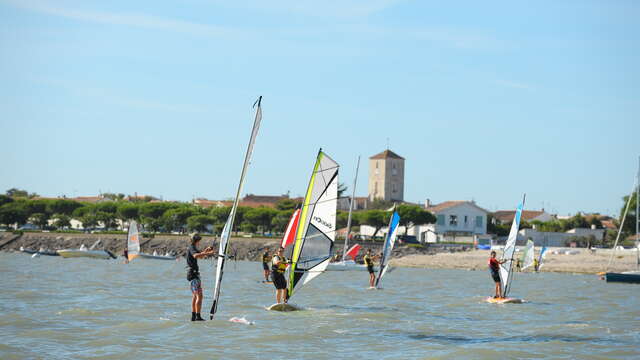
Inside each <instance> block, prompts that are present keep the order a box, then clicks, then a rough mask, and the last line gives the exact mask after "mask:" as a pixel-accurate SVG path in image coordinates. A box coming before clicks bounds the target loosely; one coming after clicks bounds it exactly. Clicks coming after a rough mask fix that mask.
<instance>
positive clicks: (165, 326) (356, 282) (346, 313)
mask: <svg viewBox="0 0 640 360" xmlns="http://www.w3.org/2000/svg"><path fill="white" fill-rule="evenodd" d="M200 263H201V265H200V266H201V273H202V280H203V281H202V283H203V286H204V291H205V301H204V304H203V309H206V310H208V308H209V307H210V306H211V290H212V283H213V264H212V262H210V261H200ZM176 264H177V263H176V262H165V261H144V262H143V261H133V262H132V263H130V264H128V265H125V264H122V263H121V262H118V261H104V260H95V259H82V258H78V259H64V258H59V257H48V256H43V257H40V258H36V259H32V258H30V257H29V256H28V255H24V254H0V271H2V276H1V277H0V289H2V290H1V291H0V337H1V338H2V339H3V341H2V344H0V358H2V359H11V358H42V357H46V358H85V357H86V358H94V357H99V358H114V359H115V358H118V359H119V358H136V359H144V358H153V359H156V358H158V356H159V354H161V357H165V358H172V357H178V358H206V359H209V358H238V359H241V358H260V357H264V356H265V354H269V356H268V357H269V358H272V359H280V358H291V357H294V358H307V359H316V358H317V359H325V358H336V357H337V358H351V357H374V356H375V357H383V358H425V357H435V358H438V357H440V358H496V357H500V358H516V357H522V358H527V357H553V358H576V357H577V358H580V357H603V358H630V357H639V356H640V350H639V349H638V346H637V344H638V343H640V300H639V296H638V295H639V293H638V291H639V290H640V287H638V286H634V285H626V284H607V283H605V282H603V281H599V280H598V279H597V278H596V277H595V276H588V275H569V274H551V273H541V274H526V276H520V275H518V274H516V278H515V280H514V283H513V295H514V296H517V297H520V298H526V299H527V300H528V301H529V302H527V303H525V304H505V305H500V306H496V305H495V304H488V303H486V302H484V301H482V300H481V299H484V298H485V297H486V296H488V295H490V294H491V292H492V291H493V283H492V281H491V279H490V277H489V275H488V274H487V273H486V272H481V271H463V270H425V269H403V268H399V269H397V270H396V271H394V272H393V273H391V274H388V276H387V277H385V291H367V289H366V288H367V284H368V274H366V273H361V272H340V273H337V272H328V273H326V274H323V275H322V276H320V277H319V278H318V279H316V280H315V281H313V282H311V283H310V284H309V285H308V286H305V287H304V288H302V289H301V290H300V291H298V292H297V293H296V295H295V297H294V299H293V300H294V301H295V302H296V303H297V304H299V305H301V306H303V307H304V308H305V310H304V311H296V312H290V313H282V312H273V311H266V310H265V307H267V306H269V305H271V304H273V302H274V300H275V297H274V290H275V289H274V287H273V285H272V284H262V283H259V282H257V280H260V279H261V278H262V269H261V264H259V263H250V262H238V263H237V268H236V270H234V267H229V269H228V270H227V271H226V272H225V280H224V286H223V289H222V295H221V298H220V300H221V304H220V308H219V312H218V314H217V315H216V319H214V320H213V321H206V322H201V323H193V322H191V321H190V316H191V314H190V301H191V294H190V291H189V285H188V282H187V281H186V279H185V270H184V263H182V264H178V265H176ZM206 310H205V311H204V314H205V315H207V311H206ZM232 318H236V319H238V321H239V322H237V321H233V322H231V321H229V319H232ZM247 319H251V320H247ZM246 323H253V324H254V325H253V326H239V325H245V324H246ZM287 344H288V345H287ZM291 345H299V346H295V348H296V349H299V352H298V353H296V354H291V353H289V352H288V351H289V350H288V349H291V348H292V346H291Z"/></svg>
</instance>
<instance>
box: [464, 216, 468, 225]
mask: <svg viewBox="0 0 640 360" xmlns="http://www.w3.org/2000/svg"><path fill="white" fill-rule="evenodd" d="M467 224H469V219H468V216H467V215H465V216H464V227H467Z"/></svg>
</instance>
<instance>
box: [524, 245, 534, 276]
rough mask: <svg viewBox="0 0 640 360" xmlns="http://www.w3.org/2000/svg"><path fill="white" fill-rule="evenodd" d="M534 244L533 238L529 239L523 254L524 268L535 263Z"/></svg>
mask: <svg viewBox="0 0 640 360" xmlns="http://www.w3.org/2000/svg"><path fill="white" fill-rule="evenodd" d="M535 256H536V254H535V250H534V244H533V241H532V240H527V246H526V247H525V249H524V253H523V254H522V270H524V269H526V268H528V267H529V266H532V265H533V259H534V258H535Z"/></svg>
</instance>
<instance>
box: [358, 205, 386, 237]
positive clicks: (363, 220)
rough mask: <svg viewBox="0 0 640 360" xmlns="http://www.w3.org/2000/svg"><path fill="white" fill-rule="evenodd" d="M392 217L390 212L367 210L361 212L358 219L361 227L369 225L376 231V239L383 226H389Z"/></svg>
mask: <svg viewBox="0 0 640 360" xmlns="http://www.w3.org/2000/svg"><path fill="white" fill-rule="evenodd" d="M390 216H391V214H389V212H387V211H383V210H365V211H361V212H360V214H359V216H358V218H359V221H360V224H361V225H369V226H371V227H373V228H374V229H375V231H374V232H373V235H372V237H375V236H376V235H377V234H378V231H380V229H382V227H383V226H387V225H388V224H389V217H390Z"/></svg>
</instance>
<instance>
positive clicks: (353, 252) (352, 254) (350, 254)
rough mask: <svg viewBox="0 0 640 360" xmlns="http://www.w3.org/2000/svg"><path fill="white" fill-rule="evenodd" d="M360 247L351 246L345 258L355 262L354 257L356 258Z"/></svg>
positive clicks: (357, 245)
mask: <svg viewBox="0 0 640 360" xmlns="http://www.w3.org/2000/svg"><path fill="white" fill-rule="evenodd" d="M361 248H362V246H360V244H355V245H353V246H352V247H351V248H350V249H349V250H347V256H348V257H350V258H351V260H354V261H355V260H356V256H358V252H359V251H360V249H361Z"/></svg>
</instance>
